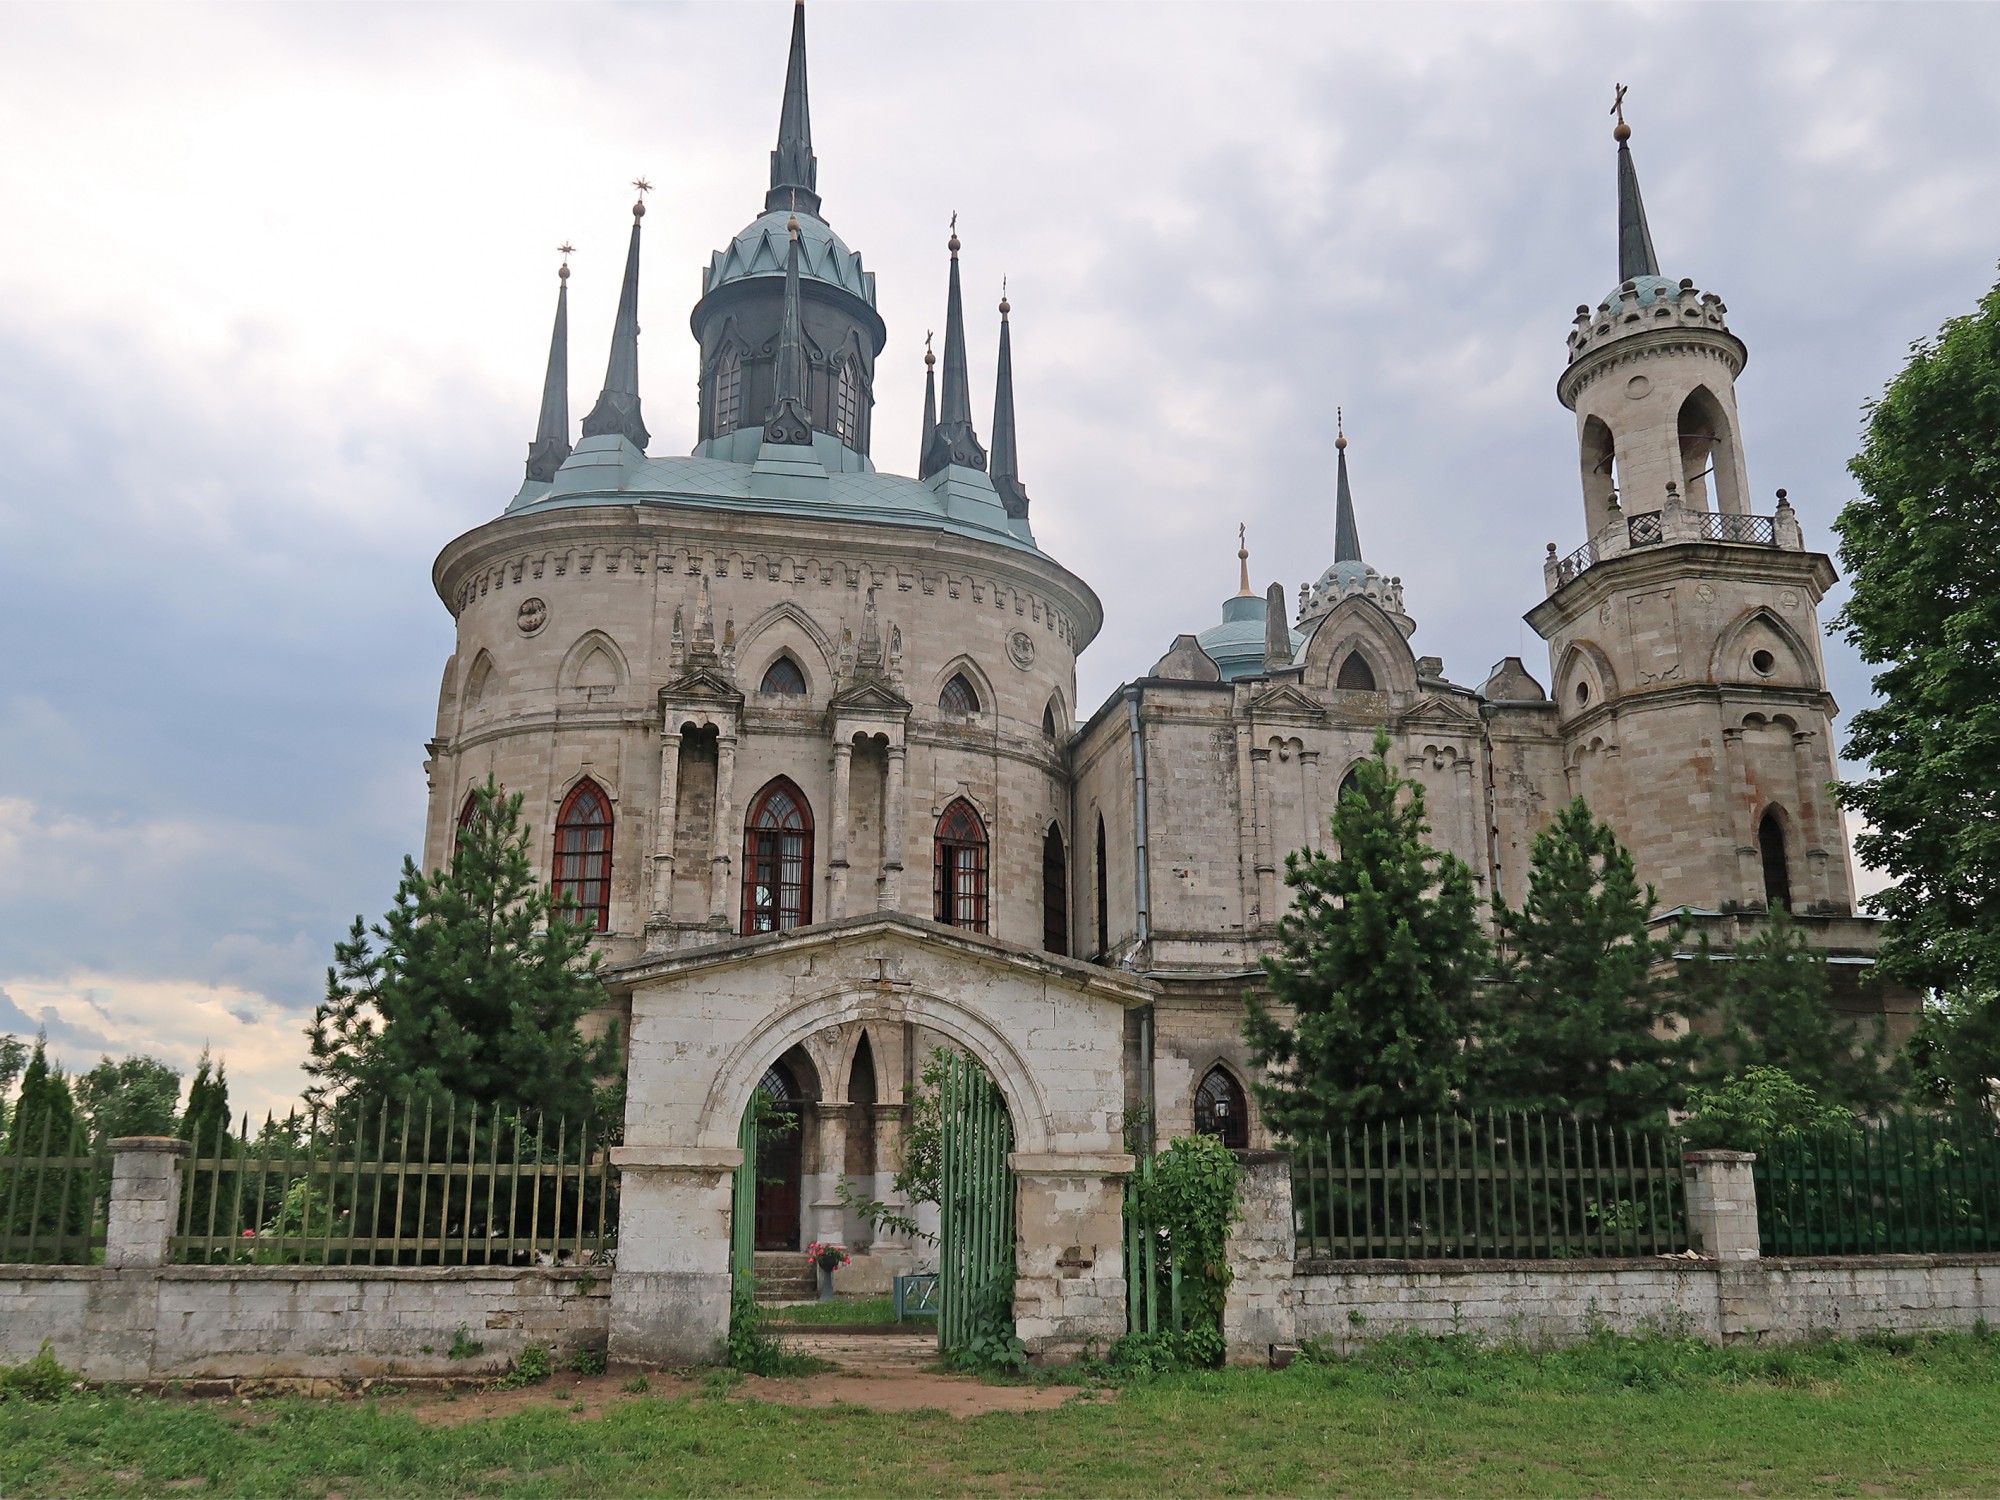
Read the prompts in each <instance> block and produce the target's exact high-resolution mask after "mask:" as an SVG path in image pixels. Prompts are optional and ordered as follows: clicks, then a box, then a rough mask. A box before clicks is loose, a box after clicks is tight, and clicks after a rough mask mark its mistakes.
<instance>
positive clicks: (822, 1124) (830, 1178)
mask: <svg viewBox="0 0 2000 1500" xmlns="http://www.w3.org/2000/svg"><path fill="white" fill-rule="evenodd" d="M813 1108H814V1110H815V1111H816V1112H817V1114H818V1116H819V1168H818V1170H817V1171H816V1172H814V1173H813V1177H814V1179H815V1182H816V1184H817V1190H816V1191H815V1193H814V1196H813V1205H812V1207H813V1230H812V1237H813V1238H814V1239H816V1240H818V1241H820V1242H821V1243H822V1244H834V1245H838V1244H841V1243H843V1242H844V1241H845V1240H846V1238H847V1209H846V1207H845V1206H844V1205H843V1204H842V1203H841V1201H840V1199H839V1198H838V1197H837V1196H835V1194H836V1193H837V1192H838V1190H839V1188H840V1179H841V1178H842V1177H844V1176H846V1175H847V1109H848V1107H847V1105H845V1104H828V1103H825V1102H823V1101H822V1102H821V1103H819V1104H816V1105H814V1106H813Z"/></svg>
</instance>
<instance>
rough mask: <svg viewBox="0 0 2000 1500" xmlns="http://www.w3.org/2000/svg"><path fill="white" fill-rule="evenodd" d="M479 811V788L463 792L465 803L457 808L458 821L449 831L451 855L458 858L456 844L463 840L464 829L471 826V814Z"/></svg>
mask: <svg viewBox="0 0 2000 1500" xmlns="http://www.w3.org/2000/svg"><path fill="white" fill-rule="evenodd" d="M478 811H479V789H478V788H477V787H475V788H473V789H472V790H471V791H469V792H467V793H466V794H465V805H464V806H463V807H461V808H459V810H458V823H457V825H456V826H455V827H454V828H453V829H452V831H451V857H452V858H453V859H457V858H458V846H459V845H460V844H461V843H463V842H464V841H465V830H466V829H468V828H470V827H471V826H472V815H473V814H474V813H476V812H478Z"/></svg>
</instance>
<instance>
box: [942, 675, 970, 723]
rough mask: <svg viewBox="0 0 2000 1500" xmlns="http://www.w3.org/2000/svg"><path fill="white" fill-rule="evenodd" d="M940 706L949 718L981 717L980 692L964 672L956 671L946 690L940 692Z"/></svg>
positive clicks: (945, 687) (945, 686) (946, 685)
mask: <svg viewBox="0 0 2000 1500" xmlns="http://www.w3.org/2000/svg"><path fill="white" fill-rule="evenodd" d="M938 708H939V709H940V710H941V711H942V712H943V713H944V715H945V716H946V717H947V718H952V719H976V718H978V717H979V693H978V691H977V690H976V689H975V688H974V687H973V686H972V684H971V683H969V682H967V681H966V680H965V674H964V673H963V672H959V673H955V674H954V675H953V677H952V679H951V681H950V682H947V683H946V684H945V685H944V691H943V692H942V693H939V694H938Z"/></svg>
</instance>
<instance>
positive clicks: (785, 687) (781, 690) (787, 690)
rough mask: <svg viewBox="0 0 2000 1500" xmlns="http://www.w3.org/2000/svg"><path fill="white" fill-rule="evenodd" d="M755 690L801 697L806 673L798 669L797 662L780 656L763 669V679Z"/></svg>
mask: <svg viewBox="0 0 2000 1500" xmlns="http://www.w3.org/2000/svg"><path fill="white" fill-rule="evenodd" d="M757 691H758V692H760V693H775V694H777V695H778V696H780V697H783V698H803V697H804V696H805V691H806V674H805V673H803V672H801V671H800V670H799V664H798V663H797V662H795V661H793V660H792V659H791V658H790V657H789V656H781V657H779V658H778V659H777V660H776V661H774V662H772V663H771V665H770V666H768V667H766V668H765V669H764V681H763V683H762V685H760V686H759V687H758V689H757Z"/></svg>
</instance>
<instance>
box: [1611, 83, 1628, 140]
mask: <svg viewBox="0 0 2000 1500" xmlns="http://www.w3.org/2000/svg"><path fill="white" fill-rule="evenodd" d="M1611 113H1613V114H1614V115H1616V116H1618V123H1617V124H1616V125H1614V126H1612V127H1611V139H1612V140H1614V141H1616V142H1618V144H1619V145H1621V146H1622V145H1624V144H1625V142H1627V141H1629V140H1631V139H1632V127H1631V126H1630V125H1627V124H1626V123H1625V85H1624V84H1622V83H1621V84H1619V85H1618V92H1617V93H1615V94H1613V95H1612V96H1611Z"/></svg>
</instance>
